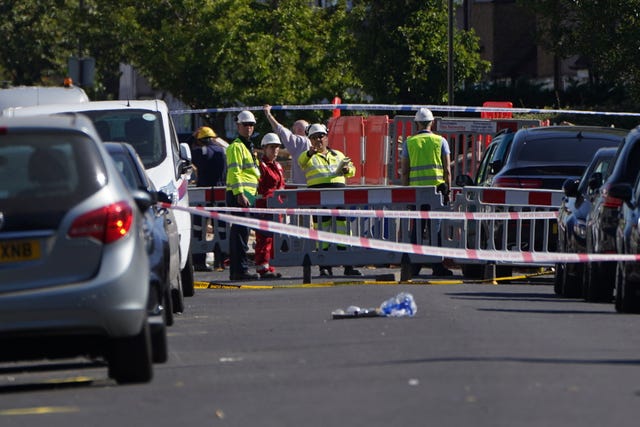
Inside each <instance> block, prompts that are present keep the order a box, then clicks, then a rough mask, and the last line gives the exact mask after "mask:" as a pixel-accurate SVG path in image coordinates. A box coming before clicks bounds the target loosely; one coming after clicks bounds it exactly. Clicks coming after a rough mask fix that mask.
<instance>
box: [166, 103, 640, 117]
mask: <svg viewBox="0 0 640 427" xmlns="http://www.w3.org/2000/svg"><path fill="white" fill-rule="evenodd" d="M420 108H428V109H430V110H431V111H442V112H448V113H482V112H496V113H522V114H584V115H591V116H596V115H598V116H632V117H638V116H640V113H632V112H623V111H620V112H615V111H585V110H556V109H546V108H501V107H470V106H463V105H420V104H309V105H273V106H272V107H271V110H273V111H275V110H345V111H348V110H358V111H376V110H384V111H417V110H419V109H420ZM243 110H249V111H262V110H263V106H259V107H250V106H248V107H226V108H203V109H195V110H173V111H171V112H170V114H172V115H184V114H205V113H230V112H240V111H243Z"/></svg>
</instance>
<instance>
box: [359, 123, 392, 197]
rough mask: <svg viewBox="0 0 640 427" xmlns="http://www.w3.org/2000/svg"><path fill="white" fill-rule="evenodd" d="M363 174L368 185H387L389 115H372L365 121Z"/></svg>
mask: <svg viewBox="0 0 640 427" xmlns="http://www.w3.org/2000/svg"><path fill="white" fill-rule="evenodd" d="M364 134H365V144H364V150H365V151H364V153H365V155H364V158H363V163H362V175H363V179H364V184H366V185H387V183H388V178H387V169H388V167H389V117H388V116H371V117H368V118H367V119H366V120H365V123H364Z"/></svg>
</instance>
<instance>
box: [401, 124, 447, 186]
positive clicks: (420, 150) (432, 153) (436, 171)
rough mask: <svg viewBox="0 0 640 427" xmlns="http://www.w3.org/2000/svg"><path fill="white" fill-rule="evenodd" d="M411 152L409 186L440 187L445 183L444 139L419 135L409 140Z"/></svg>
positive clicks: (427, 134) (431, 135)
mask: <svg viewBox="0 0 640 427" xmlns="http://www.w3.org/2000/svg"><path fill="white" fill-rule="evenodd" d="M407 150H408V151H409V185H436V186H437V185H440V184H442V183H443V182H445V181H444V172H443V168H442V137H441V136H440V135H436V134H434V133H427V132H424V133H418V134H416V135H413V136H410V137H409V138H407Z"/></svg>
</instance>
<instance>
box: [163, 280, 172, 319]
mask: <svg viewBox="0 0 640 427" xmlns="http://www.w3.org/2000/svg"><path fill="white" fill-rule="evenodd" d="M162 305H163V307H164V310H163V312H162V315H163V317H164V323H165V324H166V325H167V326H172V325H173V324H174V323H175V316H174V315H173V313H174V311H173V298H172V296H171V287H168V288H167V289H166V290H165V291H164V295H163V296H162Z"/></svg>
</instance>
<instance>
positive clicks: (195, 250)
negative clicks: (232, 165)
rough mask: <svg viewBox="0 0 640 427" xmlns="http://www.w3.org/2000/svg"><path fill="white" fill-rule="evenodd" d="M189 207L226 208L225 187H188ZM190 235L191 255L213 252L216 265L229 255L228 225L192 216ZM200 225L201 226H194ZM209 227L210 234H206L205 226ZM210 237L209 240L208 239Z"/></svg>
mask: <svg viewBox="0 0 640 427" xmlns="http://www.w3.org/2000/svg"><path fill="white" fill-rule="evenodd" d="M188 191H189V206H193V207H196V206H202V207H224V206H227V202H226V200H225V193H226V188H225V187H189V189H188ZM192 223H193V224H194V225H193V229H192V235H191V253H192V254H201V253H209V252H213V256H214V259H215V261H216V263H219V262H220V263H221V262H222V261H223V258H224V255H223V254H228V253H229V239H228V236H229V233H228V230H227V228H228V226H229V225H228V224H227V223H226V222H224V221H220V220H218V219H217V218H211V219H209V221H207V222H204V221H201V220H200V218H198V220H197V221H195V217H194V216H193V215H192ZM199 223H202V224H203V225H202V226H197V225H196V224H199ZM208 224H210V225H211V228H212V229H211V233H208V232H207V228H208V227H207V225H208ZM208 234H209V235H211V237H212V238H211V239H209V238H208Z"/></svg>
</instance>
